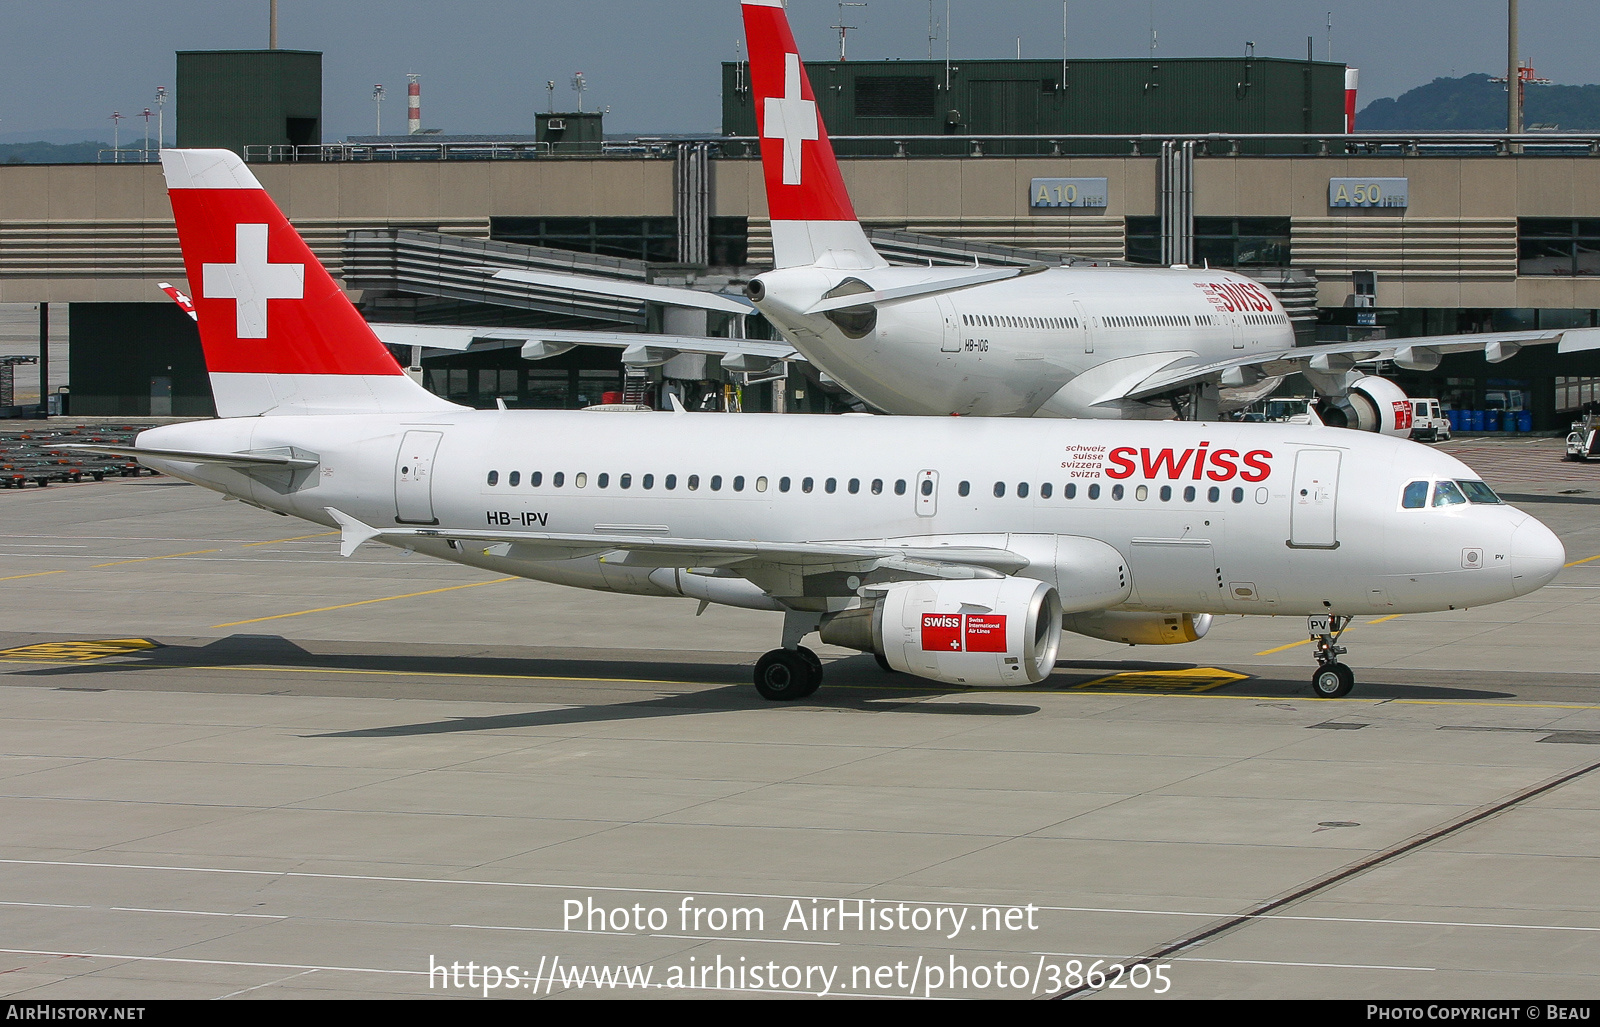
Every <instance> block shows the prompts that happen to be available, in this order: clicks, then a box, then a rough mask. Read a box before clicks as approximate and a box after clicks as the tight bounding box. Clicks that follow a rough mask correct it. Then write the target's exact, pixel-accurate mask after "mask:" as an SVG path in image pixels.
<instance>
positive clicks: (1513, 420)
mask: <svg viewBox="0 0 1600 1027" xmlns="http://www.w3.org/2000/svg"><path fill="white" fill-rule="evenodd" d="M1500 427H1501V428H1504V429H1505V430H1506V431H1516V430H1517V415H1516V412H1515V411H1512V410H1507V411H1506V412H1505V413H1504V414H1501V415H1500Z"/></svg>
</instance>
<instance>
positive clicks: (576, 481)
mask: <svg viewBox="0 0 1600 1027" xmlns="http://www.w3.org/2000/svg"><path fill="white" fill-rule="evenodd" d="M549 480H550V487H551V488H558V489H559V488H565V487H566V484H567V473H566V472H565V471H556V472H554V473H552V474H551V475H550V479H549ZM487 481H488V483H489V484H490V485H499V484H500V472H499V471H490V472H489V476H488V479H487ZM660 481H661V487H662V488H664V489H666V490H667V491H668V492H671V491H674V490H676V489H677V487H678V476H677V475H676V474H668V475H663V476H662V478H661V480H660ZM544 483H545V474H544V472H543V471H534V472H532V473H530V474H529V475H528V486H529V487H530V488H540V487H542V486H543V485H544ZM521 484H522V472H521V471H511V472H509V473H508V474H507V475H506V487H507V488H516V487H517V486H519V485H521ZM594 484H595V487H596V488H602V489H608V488H610V487H611V484H612V482H611V475H610V474H609V473H606V472H604V471H602V472H601V473H599V474H597V475H595V476H594ZM724 484H726V485H727V486H728V487H729V488H731V489H732V491H734V492H743V491H744V490H745V486H746V484H747V483H746V479H745V476H744V475H742V474H736V475H734V476H733V477H732V478H729V479H725V478H723V476H722V475H720V474H713V475H711V477H710V478H708V479H706V480H705V485H706V487H707V488H709V489H710V490H711V491H712V492H721V491H722V488H723V485H724ZM750 484H752V485H753V486H754V488H755V491H757V492H765V491H767V488H768V485H769V482H768V480H767V477H766V475H762V476H760V477H758V478H756V479H755V481H754V482H752V483H750ZM616 485H617V488H619V489H631V488H633V486H634V476H633V475H631V474H619V475H617V476H616ZM638 485H639V487H640V488H641V489H647V490H648V489H654V488H655V487H656V476H655V475H653V474H641V475H639V476H638ZM700 485H701V478H700V475H698V474H691V475H688V476H687V477H685V478H684V479H683V486H684V488H686V489H688V490H689V491H690V492H695V491H698V490H699V488H700ZM922 485H923V490H922V491H923V494H924V495H932V494H933V482H931V481H925V482H923V483H922ZM572 487H573V488H578V489H582V488H588V487H589V475H588V473H587V472H586V471H579V472H578V473H576V474H574V475H572ZM793 487H794V480H793V479H792V478H779V479H778V491H779V492H788V491H790V490H791V489H792V488H793ZM816 487H817V480H816V479H815V478H801V479H800V491H801V492H813V491H815V490H816ZM868 487H869V489H870V491H871V492H872V494H873V495H875V496H878V495H882V494H883V490H884V488H885V484H884V480H883V479H882V478H874V479H872V483H871V485H870V486H868ZM906 488H907V485H906V480H905V479H904V478H900V479H898V480H897V481H895V483H894V485H893V489H894V494H895V495H897V496H903V495H905V494H906ZM822 491H824V492H826V493H828V494H829V495H832V494H833V493H835V492H837V491H839V479H838V478H827V479H824V480H823V483H822ZM845 491H847V492H849V493H850V494H851V495H852V496H853V495H856V494H858V493H859V492H860V491H861V479H860V478H851V479H850V480H849V481H848V482H847V483H846V484H845Z"/></svg>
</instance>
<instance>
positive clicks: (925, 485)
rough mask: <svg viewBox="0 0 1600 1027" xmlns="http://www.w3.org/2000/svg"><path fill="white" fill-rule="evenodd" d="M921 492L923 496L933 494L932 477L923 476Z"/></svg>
mask: <svg viewBox="0 0 1600 1027" xmlns="http://www.w3.org/2000/svg"><path fill="white" fill-rule="evenodd" d="M922 494H923V495H925V496H931V495H933V479H932V478H924V479H922Z"/></svg>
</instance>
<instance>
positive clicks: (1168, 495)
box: [1161, 485, 1172, 503]
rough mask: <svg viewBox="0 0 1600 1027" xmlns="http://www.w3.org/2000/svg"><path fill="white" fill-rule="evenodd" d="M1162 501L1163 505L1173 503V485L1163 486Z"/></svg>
mask: <svg viewBox="0 0 1600 1027" xmlns="http://www.w3.org/2000/svg"><path fill="white" fill-rule="evenodd" d="M1161 501H1162V502H1163V503H1170V502H1172V486H1171V485H1163V486H1161Z"/></svg>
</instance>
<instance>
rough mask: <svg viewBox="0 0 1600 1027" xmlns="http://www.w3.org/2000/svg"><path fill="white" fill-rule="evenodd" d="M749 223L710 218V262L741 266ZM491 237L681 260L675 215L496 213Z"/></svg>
mask: <svg viewBox="0 0 1600 1027" xmlns="http://www.w3.org/2000/svg"><path fill="white" fill-rule="evenodd" d="M749 234H750V223H749V219H748V218H742V217H714V218H712V219H711V238H710V253H709V261H710V263H711V265H712V266H713V267H738V266H740V265H742V264H744V263H745V261H746V259H747V257H748V254H749ZM489 238H491V239H494V240H497V241H499V242H514V243H521V244H523V245H525V246H545V247H549V248H551V249H557V250H575V251H577V252H579V253H595V254H600V255H602V256H607V257H628V258H631V259H634V260H646V261H650V262H652V263H657V264H673V263H676V262H677V261H678V222H677V219H676V218H670V217H655V218H651V217H639V218H541V217H491V218H490V219H489Z"/></svg>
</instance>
